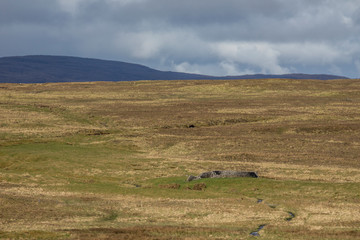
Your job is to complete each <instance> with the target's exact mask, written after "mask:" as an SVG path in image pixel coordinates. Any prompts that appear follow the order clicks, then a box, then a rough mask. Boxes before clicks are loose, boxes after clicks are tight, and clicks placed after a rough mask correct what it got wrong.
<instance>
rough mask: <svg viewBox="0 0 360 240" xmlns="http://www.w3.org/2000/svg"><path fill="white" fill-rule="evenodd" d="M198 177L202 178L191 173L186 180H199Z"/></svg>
mask: <svg viewBox="0 0 360 240" xmlns="http://www.w3.org/2000/svg"><path fill="white" fill-rule="evenodd" d="M198 179H200V177H195V176H192V175H190V176H189V177H188V178H187V180H186V181H188V182H190V181H192V180H198Z"/></svg>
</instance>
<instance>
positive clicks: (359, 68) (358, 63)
mask: <svg viewBox="0 0 360 240" xmlns="http://www.w3.org/2000/svg"><path fill="white" fill-rule="evenodd" d="M354 64H355V67H356V70H357V73H358V74H359V75H360V60H356V61H355V63H354ZM359 75H358V77H359Z"/></svg>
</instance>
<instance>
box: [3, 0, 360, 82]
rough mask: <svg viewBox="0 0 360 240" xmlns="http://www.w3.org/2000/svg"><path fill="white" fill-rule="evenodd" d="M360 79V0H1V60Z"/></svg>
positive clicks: (195, 71)
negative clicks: (32, 58) (64, 59)
mask: <svg viewBox="0 0 360 240" xmlns="http://www.w3.org/2000/svg"><path fill="white" fill-rule="evenodd" d="M23 55H63V56H79V57H88V58H98V59H104V60H117V61H125V62H132V63H139V64H143V65H146V66H149V67H152V68H155V69H159V70H166V71H181V72H190V73H200V74H207V75H215V76H225V75H243V74H254V73H263V74H285V73H308V74H335V75H341V76H346V77H351V78H359V77H360V0H341V1H340V0H181V1H179V0H0V57H5V56H23Z"/></svg>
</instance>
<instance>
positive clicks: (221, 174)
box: [187, 171, 259, 182]
mask: <svg viewBox="0 0 360 240" xmlns="http://www.w3.org/2000/svg"><path fill="white" fill-rule="evenodd" d="M236 177H252V178H258V177H259V176H258V175H257V174H256V172H239V171H211V172H204V173H202V174H200V175H199V176H191V175H190V176H189V177H188V178H187V181H188V182H190V181H193V180H198V179H202V178H236Z"/></svg>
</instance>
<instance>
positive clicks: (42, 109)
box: [0, 79, 360, 240]
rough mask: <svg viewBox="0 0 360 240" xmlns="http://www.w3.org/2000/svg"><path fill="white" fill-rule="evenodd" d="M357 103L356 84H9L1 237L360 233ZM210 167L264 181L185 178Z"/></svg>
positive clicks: (2, 134)
mask: <svg viewBox="0 0 360 240" xmlns="http://www.w3.org/2000/svg"><path fill="white" fill-rule="evenodd" d="M359 107H360V80H355V79H352V80H350V79H346V80H345V79H344V80H330V81H319V80H289V79H266V80H194V81H190V80H189V81H188V80H187V81H137V82H81V83H43V84H6V83H3V84H0V238H3V239H253V238H258V239H299V240H300V239H301V240H305V239H358V238H360V213H359V209H360V191H359V187H360V161H359V156H360V114H359ZM211 170H238V171H255V172H256V173H257V174H258V175H259V178H224V179H201V180H197V181H192V182H186V181H185V180H186V178H187V176H188V175H199V174H200V173H202V172H205V171H211ZM200 183H201V184H202V186H206V187H205V188H201V189H199V190H196V189H197V188H195V185H196V184H200ZM259 226H261V229H259ZM255 231H258V232H257V233H258V235H259V236H252V235H250V233H253V232H255ZM254 235H257V234H254Z"/></svg>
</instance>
